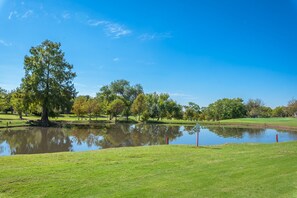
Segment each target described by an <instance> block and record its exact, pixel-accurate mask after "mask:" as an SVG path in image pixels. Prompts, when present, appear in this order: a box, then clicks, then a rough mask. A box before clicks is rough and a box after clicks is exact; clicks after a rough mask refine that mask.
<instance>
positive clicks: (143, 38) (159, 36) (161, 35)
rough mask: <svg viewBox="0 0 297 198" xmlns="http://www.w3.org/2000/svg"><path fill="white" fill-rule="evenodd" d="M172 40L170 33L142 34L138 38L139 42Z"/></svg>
mask: <svg viewBox="0 0 297 198" xmlns="http://www.w3.org/2000/svg"><path fill="white" fill-rule="evenodd" d="M168 38H172V35H171V33H170V32H166V33H152V34H149V33H144V34H142V35H140V36H139V37H138V39H139V40H141V41H150V40H155V39H168Z"/></svg>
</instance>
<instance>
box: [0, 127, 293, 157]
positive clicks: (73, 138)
mask: <svg viewBox="0 0 297 198" xmlns="http://www.w3.org/2000/svg"><path fill="white" fill-rule="evenodd" d="M197 130H198V131H199V133H198V135H199V136H198V137H199V145H217V144H225V143H244V142H257V143H272V142H275V141H276V134H278V138H279V142H285V141H294V140H297V132H293V131H277V130H274V129H255V128H230V127H207V128H206V127H200V128H198V129H197V128H193V126H182V125H181V126H170V125H156V124H137V125H135V124H111V125H102V126H96V127H93V128H71V129H68V128H40V127H28V128H15V129H5V130H0V156H5V155H17V154H34V153H52V152H62V151H73V152H76V151H88V150H98V149H105V148H112V147H124V146H145V145H160V144H166V143H168V144H188V145H196V138H197Z"/></svg>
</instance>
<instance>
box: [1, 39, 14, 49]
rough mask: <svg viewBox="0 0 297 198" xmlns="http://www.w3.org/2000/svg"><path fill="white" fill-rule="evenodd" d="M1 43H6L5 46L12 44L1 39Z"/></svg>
mask: <svg viewBox="0 0 297 198" xmlns="http://www.w3.org/2000/svg"><path fill="white" fill-rule="evenodd" d="M0 44H1V45H4V46H5V47H9V46H12V44H11V43H8V42H6V41H4V40H0Z"/></svg>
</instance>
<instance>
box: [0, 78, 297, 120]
mask: <svg viewBox="0 0 297 198" xmlns="http://www.w3.org/2000/svg"><path fill="white" fill-rule="evenodd" d="M41 109H42V108H41V107H40V106H39V105H37V104H34V105H32V104H31V103H30V104H26V101H25V97H24V93H23V92H22V91H21V90H20V89H16V90H13V91H11V92H7V91H6V90H4V89H1V88H0V111H3V112H5V113H8V112H14V113H18V114H19V115H20V118H22V114H23V113H26V114H35V115H41V113H42V112H41ZM60 113H73V114H75V115H76V116H77V117H78V119H80V118H85V117H86V116H87V117H88V118H89V119H92V118H96V119H97V118H98V117H100V116H103V115H104V116H107V117H108V119H110V120H111V119H115V120H116V119H117V118H118V117H119V116H123V117H125V119H127V120H128V119H129V117H130V116H135V117H136V119H137V120H138V121H146V120H148V119H155V120H162V119H177V120H178V119H184V120H192V121H198V120H223V119H233V118H244V117H250V118H268V117H292V116H295V117H297V100H295V99H293V100H291V101H289V102H288V105H287V106H279V107H276V108H274V109H272V108H270V107H267V106H265V105H264V103H263V101H261V100H260V99H250V100H248V101H247V102H246V103H245V102H244V101H243V99H241V98H233V99H229V98H223V99H220V100H217V101H216V102H214V103H212V104H210V105H209V106H208V107H200V106H199V105H198V104H196V103H194V102H189V103H188V105H181V104H178V103H177V102H176V101H174V100H173V99H171V98H170V95H169V94H167V93H156V92H155V93H144V91H143V87H142V86H141V85H140V84H136V85H131V84H130V82H129V81H127V80H116V81H113V82H111V83H110V84H109V85H105V86H103V87H102V88H101V89H100V91H99V92H98V93H97V94H96V96H95V97H91V96H77V97H75V98H74V99H73V100H72V101H71V102H70V103H69V105H68V107H67V106H66V107H64V109H55V110H54V111H51V116H52V117H53V116H57V115H58V114H60Z"/></svg>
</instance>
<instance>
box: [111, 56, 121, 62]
mask: <svg viewBox="0 0 297 198" xmlns="http://www.w3.org/2000/svg"><path fill="white" fill-rule="evenodd" d="M112 61H113V62H119V61H120V58H118V57H115V58H114V59H112Z"/></svg>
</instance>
